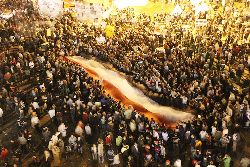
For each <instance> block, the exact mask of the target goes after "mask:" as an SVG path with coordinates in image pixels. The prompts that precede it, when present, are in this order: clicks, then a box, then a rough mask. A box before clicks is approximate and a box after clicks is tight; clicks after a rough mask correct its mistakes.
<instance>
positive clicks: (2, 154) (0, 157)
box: [0, 147, 9, 161]
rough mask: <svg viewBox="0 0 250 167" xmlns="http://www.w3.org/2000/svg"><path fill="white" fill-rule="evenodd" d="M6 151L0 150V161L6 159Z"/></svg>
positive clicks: (4, 149) (5, 149)
mask: <svg viewBox="0 0 250 167" xmlns="http://www.w3.org/2000/svg"><path fill="white" fill-rule="evenodd" d="M8 153H9V151H8V149H7V148H4V147H3V148H2V151H1V155H0V159H2V160H3V161H5V159H6V158H7V156H8Z"/></svg>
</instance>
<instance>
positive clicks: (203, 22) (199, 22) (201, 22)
mask: <svg viewBox="0 0 250 167" xmlns="http://www.w3.org/2000/svg"><path fill="white" fill-rule="evenodd" d="M205 25H207V19H197V20H196V21H195V26H197V27H200V26H205Z"/></svg>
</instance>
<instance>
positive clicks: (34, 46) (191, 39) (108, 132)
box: [0, 1, 250, 167]
mask: <svg viewBox="0 0 250 167" xmlns="http://www.w3.org/2000/svg"><path fill="white" fill-rule="evenodd" d="M12 3H15V2H12ZM12 5H13V6H21V7H20V11H19V14H18V15H15V16H14V17H13V18H11V19H9V20H7V21H6V20H1V22H0V23H1V24H0V27H1V28H2V30H3V31H2V32H3V33H2V34H1V46H4V47H2V48H1V50H2V53H3V54H2V57H1V59H2V61H1V67H0V68H1V70H0V83H1V94H0V95H1V96H0V97H1V100H0V123H1V124H2V125H4V124H5V123H6V121H5V120H4V116H5V114H6V113H8V112H11V111H15V113H16V114H18V117H19V133H18V135H17V136H16V137H17V140H15V141H13V142H14V143H17V146H18V148H20V150H21V151H20V155H21V156H18V155H19V154H18V155H16V154H15V151H14V150H12V148H8V147H7V146H5V145H2V150H1V155H0V158H1V159H0V160H1V165H3V166H21V164H22V155H24V154H27V153H28V152H29V150H30V149H31V148H30V147H32V146H30V145H31V142H32V140H33V139H32V138H33V137H34V136H35V135H34V134H36V135H38V136H40V137H41V138H42V140H43V141H42V146H43V149H44V155H43V156H42V157H36V156H34V157H33V158H32V162H31V163H30V164H29V166H30V167H32V166H34V167H37V166H51V165H53V166H62V160H63V159H67V157H68V156H70V155H71V153H76V152H77V153H79V154H80V155H81V156H83V157H84V156H86V155H85V154H84V153H83V150H84V149H85V147H86V148H88V149H87V151H88V152H89V154H91V156H92V160H93V161H94V162H96V163H98V164H108V165H109V166H138V167H140V166H148V167H154V166H176V167H181V166H195V167H198V166H204V167H213V166H225V167H230V166H233V160H232V158H234V157H235V156H236V155H237V152H238V151H239V143H240V141H241V138H240V134H239V131H240V130H241V129H242V128H243V127H247V128H249V124H250V108H249V105H250V104H249V101H250V99H249V98H250V96H249V92H250V91H249V76H248V75H247V76H246V75H245V73H246V72H248V71H249V68H250V66H249V63H250V62H249V52H250V50H249V36H250V35H249V30H247V27H246V25H245V24H244V23H245V22H247V17H246V16H244V15H243V11H237V10H236V9H235V8H233V7H231V8H228V9H226V10H228V11H227V12H225V13H223V14H221V15H219V16H216V17H213V18H211V19H210V20H209V23H208V26H206V27H205V28H199V29H198V28H197V29H198V30H197V32H196V33H195V34H193V33H192V32H184V30H183V29H182V26H183V25H186V24H188V25H190V26H191V29H192V28H193V27H192V26H194V25H195V17H194V15H195V14H194V12H192V11H191V10H190V9H189V8H187V9H186V11H184V12H183V14H182V15H181V16H174V17H170V16H169V15H167V14H166V15H154V17H150V16H147V15H146V14H141V15H139V16H136V15H135V14H134V12H133V10H132V9H126V10H123V11H119V12H118V14H117V15H116V16H110V18H109V19H106V20H105V22H106V24H107V25H112V26H113V27H115V32H114V34H113V35H112V37H109V38H108V37H107V36H105V31H104V30H103V28H102V27H95V26H93V25H91V26H89V25H87V24H84V23H80V22H78V21H77V20H76V18H74V17H72V15H71V14H70V13H66V14H65V15H63V16H62V17H61V18H60V19H46V18H43V19H41V18H42V17H41V16H39V14H38V12H37V11H36V10H35V8H32V7H31V6H32V5H30V3H27V2H26V1H25V2H23V3H20V4H12ZM6 6H10V5H9V4H6ZM229 11H231V12H229ZM236 13H237V14H238V15H240V17H236ZM238 15H237V16H238ZM169 18H170V19H169ZM236 18H237V19H236ZM233 20H234V21H233ZM165 21H167V23H168V24H167V26H164V27H163V28H162V30H161V32H163V31H164V32H167V33H166V34H164V35H163V34H162V33H160V34H155V32H156V31H159V27H160V23H162V22H165ZM222 22H224V23H223V30H222V31H221V30H219V28H218V27H219V25H221V24H222ZM33 23H34V25H33ZM24 25H26V26H24ZM48 29H50V31H52V32H51V33H48ZM224 36H227V38H226V39H224ZM99 37H106V42H104V43H102V42H101V43H100V42H98V40H96V39H97V38H99ZM206 37H207V38H206ZM239 41H241V43H238V42H239ZM9 48H15V50H11V51H10V49H9ZM158 48H163V50H160V51H159V49H158ZM72 55H78V56H86V55H92V56H93V57H96V58H97V59H101V60H102V61H104V62H107V63H110V64H112V65H113V67H114V68H115V69H116V70H118V71H120V72H123V73H125V74H126V75H127V76H128V77H130V80H131V82H134V83H136V84H142V85H144V91H145V92H150V93H148V95H149V96H150V95H152V94H154V98H155V99H156V101H158V102H159V103H161V104H164V105H169V106H172V107H176V108H181V109H184V110H185V109H186V108H192V109H194V115H195V116H194V119H193V120H190V121H188V122H179V123H176V127H175V128H174V129H171V128H166V127H165V126H164V125H163V124H162V123H161V122H155V121H154V120H153V119H150V118H147V117H145V116H144V115H143V114H141V113H140V112H135V110H134V109H133V106H126V104H122V103H121V102H119V101H117V100H115V99H113V98H112V97H111V96H110V95H108V93H106V91H105V90H104V88H103V87H102V85H101V82H100V81H99V80H95V79H93V78H92V77H91V76H89V75H88V73H87V72H86V71H85V70H84V68H83V67H81V66H79V65H77V64H75V63H73V62H70V61H68V60H67V56H72ZM24 80H29V81H30V82H31V84H32V90H31V91H30V92H22V90H21V89H20V90H18V89H16V86H15V85H16V83H18V82H19V84H22V81H24ZM236 85H238V86H236ZM44 115H49V117H50V122H49V125H50V126H49V127H48V126H46V127H44V126H43V123H42V122H41V120H42V118H43V117H44ZM27 119H29V120H30V121H29V122H28V123H20V122H22V121H23V120H27ZM13 155H15V156H13ZM11 156H13V157H14V158H13V157H11ZM249 161H250V160H249V159H248V158H246V157H243V159H242V161H241V164H242V166H243V167H244V166H248V165H249V164H250V162H249Z"/></svg>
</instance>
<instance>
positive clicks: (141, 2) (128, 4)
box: [114, 0, 148, 9]
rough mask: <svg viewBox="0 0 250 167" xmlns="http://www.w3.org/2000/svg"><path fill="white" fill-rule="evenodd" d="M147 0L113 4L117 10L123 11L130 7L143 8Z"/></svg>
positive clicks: (120, 1)
mask: <svg viewBox="0 0 250 167" xmlns="http://www.w3.org/2000/svg"><path fill="white" fill-rule="evenodd" d="M147 3H148V0H115V1H114V4H115V6H116V7H117V8H118V9H124V8H127V7H131V6H145V5H147Z"/></svg>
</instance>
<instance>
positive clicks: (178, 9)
mask: <svg viewBox="0 0 250 167" xmlns="http://www.w3.org/2000/svg"><path fill="white" fill-rule="evenodd" d="M181 13H182V9H181V7H180V5H178V4H177V5H176V6H175V8H174V10H173V14H174V15H180V14H181Z"/></svg>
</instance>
